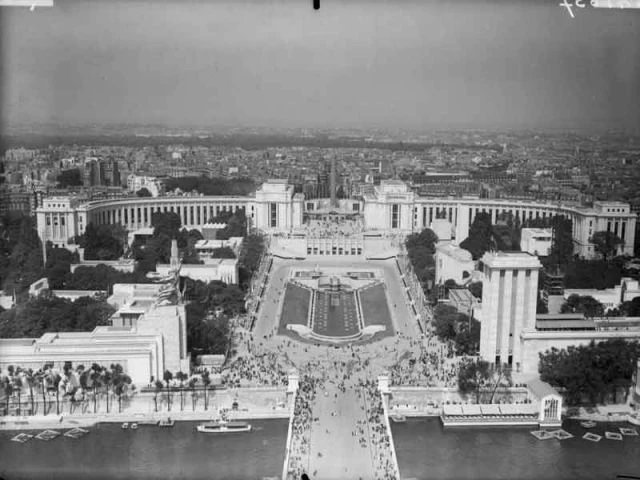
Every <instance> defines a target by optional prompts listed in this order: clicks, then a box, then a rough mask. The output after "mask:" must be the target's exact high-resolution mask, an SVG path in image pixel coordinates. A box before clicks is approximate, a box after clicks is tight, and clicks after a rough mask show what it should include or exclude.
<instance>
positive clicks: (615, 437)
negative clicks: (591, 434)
mask: <svg viewBox="0 0 640 480" xmlns="http://www.w3.org/2000/svg"><path fill="white" fill-rule="evenodd" d="M604 436H605V438H606V439H607V440H622V435H621V434H619V433H616V432H604Z"/></svg>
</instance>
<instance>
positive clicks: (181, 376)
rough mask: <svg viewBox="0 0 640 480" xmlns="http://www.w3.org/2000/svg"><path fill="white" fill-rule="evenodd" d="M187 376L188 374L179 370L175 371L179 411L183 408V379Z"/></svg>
mask: <svg viewBox="0 0 640 480" xmlns="http://www.w3.org/2000/svg"><path fill="white" fill-rule="evenodd" d="M187 378H189V375H187V374H186V373H184V372H182V371H180V372H178V373H176V380H178V382H179V383H180V411H181V412H182V411H183V410H184V381H185V380H186V379H187Z"/></svg>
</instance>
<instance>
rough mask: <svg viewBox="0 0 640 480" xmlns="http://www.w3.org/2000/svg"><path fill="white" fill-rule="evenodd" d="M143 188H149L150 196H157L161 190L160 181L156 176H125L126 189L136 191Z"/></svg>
mask: <svg viewBox="0 0 640 480" xmlns="http://www.w3.org/2000/svg"><path fill="white" fill-rule="evenodd" d="M143 188H146V189H147V190H149V193H150V194H151V196H152V197H157V196H159V195H160V194H161V193H162V191H163V186H162V182H161V181H160V180H159V179H158V178H156V177H144V176H140V175H129V176H128V177H127V190H129V191H130V192H132V193H136V192H137V191H138V190H141V189H143Z"/></svg>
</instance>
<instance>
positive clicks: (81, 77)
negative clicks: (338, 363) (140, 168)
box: [0, 1, 640, 131]
mask: <svg viewBox="0 0 640 480" xmlns="http://www.w3.org/2000/svg"><path fill="white" fill-rule="evenodd" d="M638 19H640V14H639V13H638V12H636V11H624V12H623V11H619V10H616V11H606V10H597V11H596V10H592V9H584V10H580V11H577V12H576V18H573V19H572V18H570V16H569V15H568V14H567V12H566V10H565V9H563V8H560V7H559V6H557V5H556V4H555V3H554V4H549V5H534V4H532V3H529V2H513V3H507V2H482V3H480V4H474V3H470V2H457V3H455V4H445V5H440V4H436V3H435V2H425V3H418V2H409V1H403V2H399V4H398V3H393V4H389V3H387V2H347V3H346V4H344V3H338V2H335V1H324V2H322V6H321V9H320V11H318V12H316V11H313V9H312V8H311V4H310V2H309V4H308V5H307V3H306V2H292V1H282V2H258V1H256V2H247V3H243V4H237V3H230V2H189V3H188V6H185V4H183V3H180V4H178V3H177V2H174V1H165V2H126V3H124V2H91V3H90V2H67V1H61V2H56V5H55V7H54V8H51V9H50V8H42V9H40V8H38V9H36V10H35V11H34V12H29V10H28V9H19V10H18V9H12V10H3V12H2V17H1V20H0V21H1V23H2V27H3V28H2V30H3V33H4V35H3V40H4V42H3V45H4V48H3V66H4V68H3V71H2V78H3V80H4V81H3V84H4V85H3V90H2V98H1V102H0V103H1V104H2V105H3V108H2V112H3V114H2V124H3V125H4V126H11V125H14V124H33V125H38V124H47V123H49V124H51V123H53V124H56V125H99V126H106V125H111V124H124V125H127V124H161V125H166V126H170V127H187V126H188V127H193V126H201V127H203V128H206V127H217V126H229V125H237V126H246V127H253V126H270V127H276V128H295V127H303V128H328V127H335V128H374V127H378V128H407V129H417V130H419V129H434V128H435V129H438V128H440V129H446V128H478V129H500V128H542V129H544V128H548V129H554V128H558V129H599V128H601V129H609V128H611V129H615V128H619V129H627V130H636V131H637V129H638V128H640V116H639V115H638V114H637V112H634V111H633V110H632V108H631V106H633V105H637V104H638V103H640V93H638V92H637V91H636V90H635V89H634V88H633V87H634V85H637V84H638V81H639V80H640V29H638V28H637V25H638ZM634 27H635V28H634Z"/></svg>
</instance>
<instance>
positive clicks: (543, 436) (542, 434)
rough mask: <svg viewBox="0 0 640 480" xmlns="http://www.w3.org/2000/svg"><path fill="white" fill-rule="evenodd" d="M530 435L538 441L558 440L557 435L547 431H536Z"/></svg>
mask: <svg viewBox="0 0 640 480" xmlns="http://www.w3.org/2000/svg"><path fill="white" fill-rule="evenodd" d="M530 433H531V435H533V436H534V437H536V438H537V439H538V440H549V439H550V438H556V437H555V435H552V434H551V432H547V431H546V430H534V431H533V432H530Z"/></svg>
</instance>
